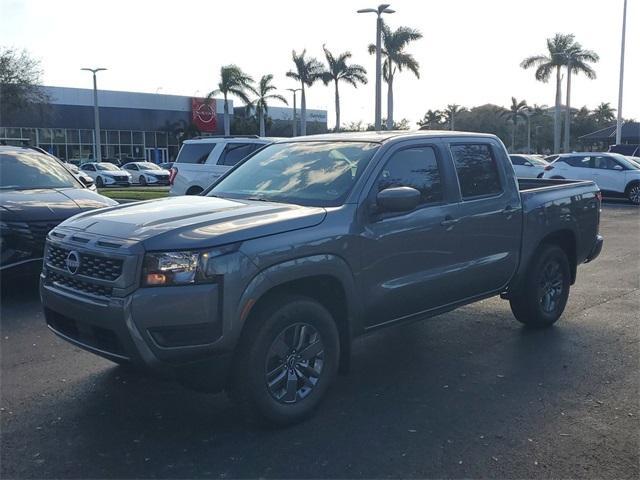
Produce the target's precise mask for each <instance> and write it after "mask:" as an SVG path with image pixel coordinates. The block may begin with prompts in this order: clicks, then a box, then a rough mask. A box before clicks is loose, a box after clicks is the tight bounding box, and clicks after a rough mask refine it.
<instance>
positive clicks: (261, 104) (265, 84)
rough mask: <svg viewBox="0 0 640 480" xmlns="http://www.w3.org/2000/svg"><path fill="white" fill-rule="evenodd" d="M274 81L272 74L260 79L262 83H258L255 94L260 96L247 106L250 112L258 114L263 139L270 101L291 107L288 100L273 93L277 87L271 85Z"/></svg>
mask: <svg viewBox="0 0 640 480" xmlns="http://www.w3.org/2000/svg"><path fill="white" fill-rule="evenodd" d="M272 81H273V75H271V74H269V75H263V76H262V78H261V79H260V82H258V87H257V88H256V89H255V94H256V95H257V96H258V98H256V99H254V100H252V101H251V102H249V103H248V104H247V109H248V110H255V112H256V117H257V118H258V122H259V125H260V136H261V137H264V136H265V134H266V133H265V127H264V125H265V120H266V118H267V113H268V109H269V106H268V105H267V103H268V102H269V100H279V101H280V102H282V103H284V104H285V105H289V103H288V102H287V99H286V98H284V97H283V96H282V95H279V94H277V93H271V92H273V91H274V90H276V87H275V85H273V84H272V83H271V82H272Z"/></svg>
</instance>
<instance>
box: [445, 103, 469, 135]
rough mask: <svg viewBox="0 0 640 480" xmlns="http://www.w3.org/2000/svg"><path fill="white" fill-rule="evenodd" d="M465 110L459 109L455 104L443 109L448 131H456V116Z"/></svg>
mask: <svg viewBox="0 0 640 480" xmlns="http://www.w3.org/2000/svg"><path fill="white" fill-rule="evenodd" d="M465 110H466V108H464V107H461V106H460V105H457V104H455V103H451V104H449V105H447V108H445V109H444V112H443V113H444V116H445V118H446V119H447V123H448V124H449V130H455V129H456V115H457V114H458V113H460V112H464V111H465Z"/></svg>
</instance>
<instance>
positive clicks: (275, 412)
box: [227, 296, 340, 426]
mask: <svg viewBox="0 0 640 480" xmlns="http://www.w3.org/2000/svg"><path fill="white" fill-rule="evenodd" d="M256 315H257V317H255V318H253V319H252V320H253V321H252V323H251V324H250V325H248V326H247V327H246V328H247V330H246V331H245V332H244V334H243V337H242V340H241V342H240V345H239V347H238V350H237V355H236V360H235V363H234V365H233V368H232V372H233V373H232V376H231V380H230V382H229V387H228V389H227V390H228V393H229V395H230V396H231V398H232V399H233V400H234V401H235V403H236V404H237V406H238V408H239V409H240V411H241V413H242V416H243V417H244V418H245V419H246V420H249V421H251V422H254V423H255V422H258V423H267V424H271V425H279V426H283V425H288V424H292V423H295V422H299V421H300V420H302V419H304V418H305V417H307V416H309V415H310V414H311V413H312V412H313V411H314V410H315V408H316V407H317V406H318V404H319V403H320V401H321V400H322V398H323V397H324V395H325V393H326V391H327V389H328V388H329V385H330V384H331V382H332V381H333V379H334V377H335V376H336V372H337V370H338V363H339V357H340V341H339V335H338V329H337V327H336V324H335V321H334V319H333V318H332V316H331V314H330V313H329V312H328V311H327V309H326V308H324V307H323V306H322V305H321V304H320V303H318V302H316V301H315V300H312V299H310V298H307V297H303V296H281V297H277V298H274V299H273V300H271V301H269V303H268V304H267V305H265V306H264V307H263V308H261V309H260V310H259V311H258V312H256Z"/></svg>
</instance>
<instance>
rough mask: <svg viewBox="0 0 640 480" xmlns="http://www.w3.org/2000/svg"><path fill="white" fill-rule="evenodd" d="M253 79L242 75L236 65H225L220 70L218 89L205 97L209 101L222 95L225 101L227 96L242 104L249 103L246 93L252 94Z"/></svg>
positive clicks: (244, 74)
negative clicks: (234, 97) (231, 96)
mask: <svg viewBox="0 0 640 480" xmlns="http://www.w3.org/2000/svg"><path fill="white" fill-rule="evenodd" d="M253 91H254V90H253V78H251V77H250V76H249V75H247V74H246V73H244V72H243V71H242V69H241V68H240V67H238V66H237V65H225V66H223V67H221V68H220V82H218V88H216V89H215V90H212V91H211V92H209V94H208V95H207V98H208V99H211V98H212V97H213V96H214V95H219V94H222V95H223V96H224V99H225V103H226V101H227V97H228V96H229V95H234V96H236V97H238V98H239V99H240V100H242V101H243V102H244V103H249V102H250V101H251V100H250V99H249V96H248V93H249V92H253Z"/></svg>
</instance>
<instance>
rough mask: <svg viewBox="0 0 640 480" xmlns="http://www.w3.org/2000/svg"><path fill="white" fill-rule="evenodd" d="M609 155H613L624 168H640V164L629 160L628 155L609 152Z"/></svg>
mask: <svg viewBox="0 0 640 480" xmlns="http://www.w3.org/2000/svg"><path fill="white" fill-rule="evenodd" d="M609 155H611V156H613V157H614V158H615V159H616V160H618V161H619V162H620V163H621V164H622V165H624V166H625V168H628V169H629V170H640V165H638V164H637V163H636V162H634V161H633V160H630V159H629V157H626V156H624V155H620V154H619V153H610V154H609Z"/></svg>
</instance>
